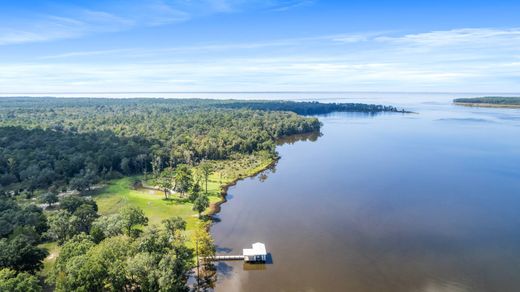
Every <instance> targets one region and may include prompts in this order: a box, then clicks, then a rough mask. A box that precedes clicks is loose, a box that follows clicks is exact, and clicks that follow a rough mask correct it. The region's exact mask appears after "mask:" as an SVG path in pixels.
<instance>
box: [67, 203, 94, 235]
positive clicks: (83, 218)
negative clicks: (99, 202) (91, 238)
mask: <svg viewBox="0 0 520 292" xmlns="http://www.w3.org/2000/svg"><path fill="white" fill-rule="evenodd" d="M73 215H74V216H75V217H76V218H77V226H76V228H77V231H79V232H85V233H89V232H90V227H91V226H92V222H94V220H96V218H98V217H99V215H98V214H97V212H96V210H95V208H94V207H93V206H92V205H91V204H83V205H81V206H79V207H78V208H77V209H76V211H74V214H73Z"/></svg>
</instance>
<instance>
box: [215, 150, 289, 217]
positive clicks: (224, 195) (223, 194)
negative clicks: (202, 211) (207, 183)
mask: <svg viewBox="0 0 520 292" xmlns="http://www.w3.org/2000/svg"><path fill="white" fill-rule="evenodd" d="M280 158H281V157H280V156H278V157H276V158H275V159H273V160H272V161H271V162H269V164H267V165H266V166H265V167H262V168H260V169H259V170H256V171H254V172H253V173H251V174H248V175H245V176H239V177H237V178H235V179H233V180H232V181H230V182H229V183H226V184H223V185H222V186H220V200H219V201H217V202H214V203H211V204H210V206H209V208H208V209H209V211H208V213H207V215H208V216H210V217H211V218H212V220H213V216H214V215H216V214H218V213H219V212H220V210H221V207H220V206H221V205H222V204H224V203H226V202H227V195H228V190H229V188H230V187H232V186H235V185H236V184H237V183H238V182H239V181H241V180H244V179H246V178H252V177H255V176H257V175H258V174H260V173H262V172H263V171H266V170H268V169H270V168H272V167H273V166H275V165H276V163H277V162H278V160H280Z"/></svg>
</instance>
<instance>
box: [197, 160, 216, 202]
mask: <svg viewBox="0 0 520 292" xmlns="http://www.w3.org/2000/svg"><path fill="white" fill-rule="evenodd" d="M199 169H200V171H201V173H202V176H203V177H204V182H205V187H206V188H205V190H206V194H207V193H208V180H209V176H210V175H211V174H212V173H213V171H214V166H213V164H211V162H209V161H206V160H203V161H202V162H201V163H200V165H199Z"/></svg>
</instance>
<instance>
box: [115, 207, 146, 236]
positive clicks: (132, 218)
mask: <svg viewBox="0 0 520 292" xmlns="http://www.w3.org/2000/svg"><path fill="white" fill-rule="evenodd" d="M119 216H120V218H121V221H122V224H123V226H124V228H125V233H126V234H127V235H128V236H136V235H137V234H139V231H138V230H136V229H134V227H136V226H139V225H148V218H147V217H146V216H145V215H144V212H143V210H141V209H140V208H137V207H125V208H123V209H122V210H121V211H120V213H119Z"/></svg>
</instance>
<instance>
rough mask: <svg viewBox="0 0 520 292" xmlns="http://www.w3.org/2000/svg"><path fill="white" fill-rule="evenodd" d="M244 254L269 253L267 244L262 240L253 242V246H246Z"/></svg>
mask: <svg viewBox="0 0 520 292" xmlns="http://www.w3.org/2000/svg"><path fill="white" fill-rule="evenodd" d="M243 254H244V256H255V255H267V252H266V249H265V244H263V243H261V242H257V243H253V248H244V250H243Z"/></svg>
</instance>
